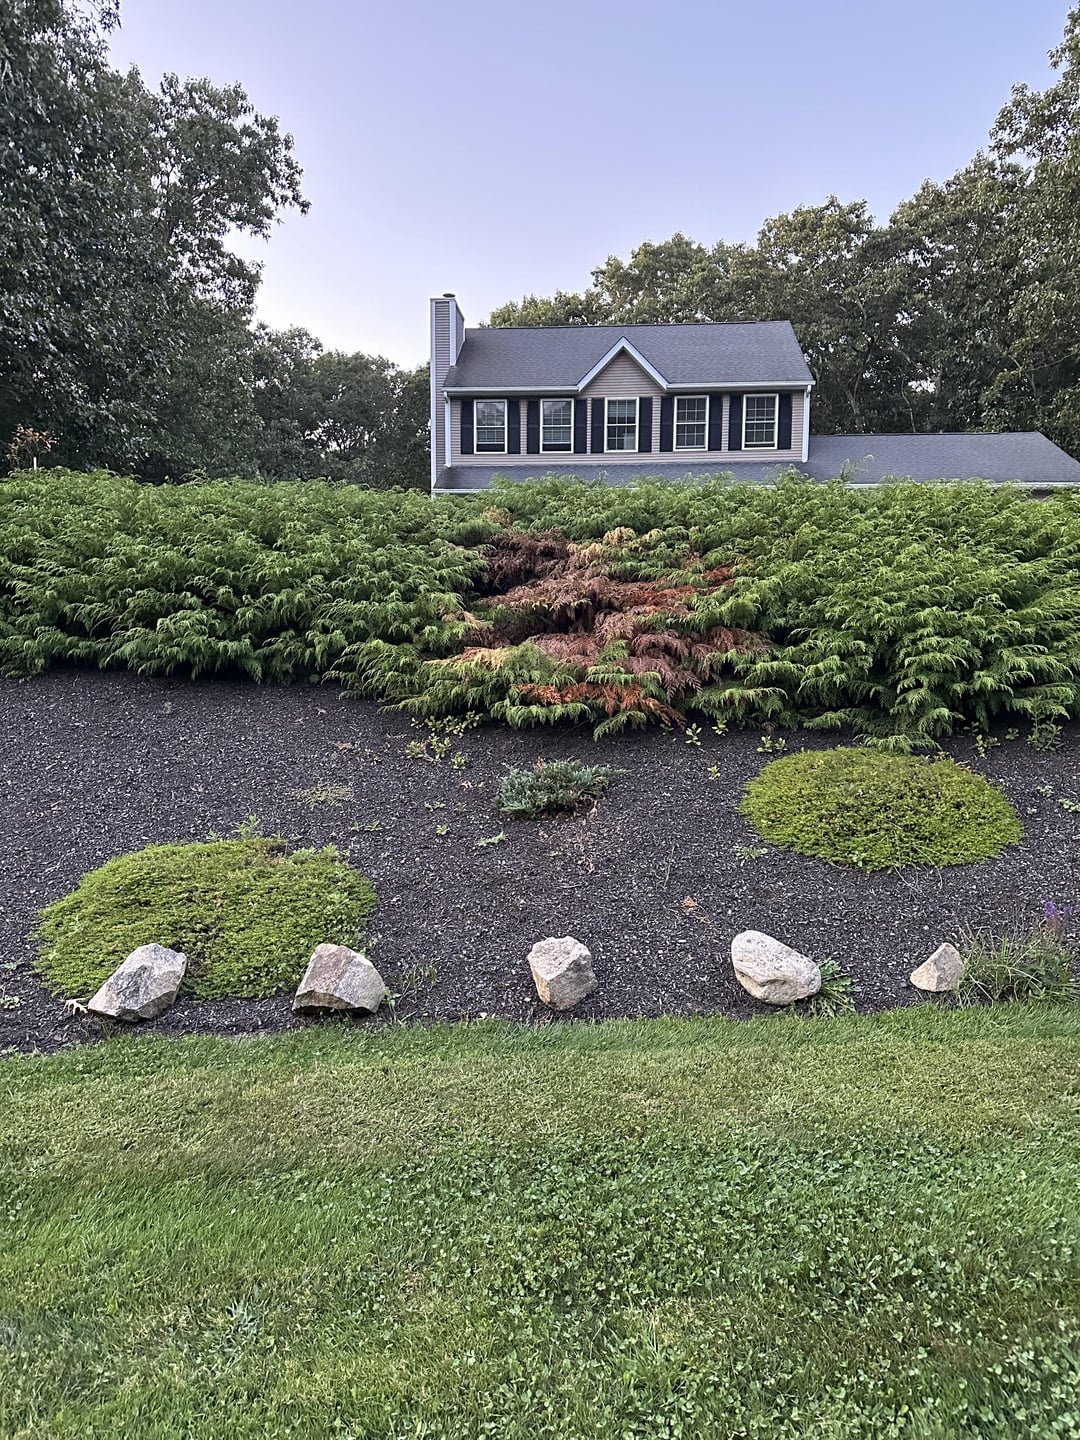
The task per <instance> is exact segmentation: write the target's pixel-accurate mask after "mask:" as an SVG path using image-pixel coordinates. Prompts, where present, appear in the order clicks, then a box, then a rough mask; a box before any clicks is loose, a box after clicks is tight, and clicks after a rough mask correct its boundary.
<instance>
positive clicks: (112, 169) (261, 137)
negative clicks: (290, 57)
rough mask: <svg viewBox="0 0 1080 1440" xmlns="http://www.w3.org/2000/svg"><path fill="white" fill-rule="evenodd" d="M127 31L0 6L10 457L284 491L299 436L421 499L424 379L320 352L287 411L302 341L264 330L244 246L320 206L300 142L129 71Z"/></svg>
mask: <svg viewBox="0 0 1080 1440" xmlns="http://www.w3.org/2000/svg"><path fill="white" fill-rule="evenodd" d="M117 22H118V10H117V8H116V6H115V4H114V5H105V6H104V7H100V8H98V9H97V10H87V9H86V8H85V7H84V6H81V5H79V4H78V3H76V0H10V3H9V4H7V5H5V6H4V7H3V8H2V9H0V135H2V136H3V139H4V143H3V144H2V145H0V447H4V448H7V449H8V450H9V451H10V452H11V454H12V458H13V459H14V458H16V457H17V454H18V453H20V452H21V450H25V449H26V446H27V443H28V442H27V440H26V436H27V435H37V436H43V437H47V439H48V446H47V448H48V453H49V455H50V459H51V460H53V461H56V462H60V463H66V464H71V465H76V466H88V465H106V466H109V467H111V468H114V469H123V470H130V471H133V472H134V473H136V474H138V475H140V476H142V477H144V478H147V479H154V480H165V479H182V478H185V477H186V476H188V475H189V474H191V473H193V472H197V471H206V472H209V473H211V474H219V475H220V474H229V473H239V474H245V473H254V472H255V471H256V470H257V469H264V470H265V471H266V473H271V474H279V473H288V472H287V470H286V469H285V467H286V465H287V463H288V462H289V461H290V460H291V458H292V456H293V455H294V454H295V453H297V451H296V446H295V444H294V447H293V450H291V451H288V450H281V451H279V450H277V449H276V448H275V446H274V445H273V443H272V440H273V437H274V436H275V435H278V434H280V435H282V436H284V435H286V434H289V433H291V432H290V425H293V429H294V430H295V431H296V434H301V432H302V443H301V444H300V450H302V452H303V457H302V458H303V461H304V465H305V472H304V473H307V472H308V470H312V471H314V472H315V473H318V474H323V475H326V474H340V475H342V476H345V477H347V478H364V479H365V480H366V481H368V482H369V483H383V484H385V483H392V482H393V481H395V480H396V481H399V482H402V483H409V482H412V483H415V482H416V480H417V477H418V476H419V477H420V478H422V477H423V475H424V474H425V473H426V461H424V459H423V455H422V453H421V454H420V456H419V459H418V458H417V434H416V429H417V422H416V413H415V412H416V406H415V395H414V392H415V390H416V388H417V385H418V381H417V379H416V376H414V375H409V374H408V373H407V372H400V371H398V370H397V369H396V367H394V366H392V365H390V363H389V362H388V361H385V360H382V359H380V358H377V357H376V358H371V357H367V356H362V355H358V356H330V355H319V356H318V358H317V360H316V359H315V351H317V350H319V349H321V347H318V346H317V343H316V342H314V341H312V340H310V337H308V339H309V342H310V343H309V350H310V349H311V347H315V350H313V351H311V354H310V356H309V358H310V360H311V362H312V363H311V364H310V365H308V364H306V363H305V364H304V365H298V366H297V367H296V371H295V373H296V376H297V379H298V381H302V384H301V391H300V393H299V394H298V395H296V396H294V397H290V398H289V399H288V400H287V401H285V402H283V403H281V404H275V402H274V399H273V396H274V393H275V389H276V390H280V388H281V384H282V375H283V373H285V372H283V371H282V370H281V365H284V366H285V369H286V371H287V369H288V362H287V356H288V353H289V347H290V344H292V343H293V342H292V341H291V340H290V338H289V334H288V333H287V334H286V335H285V336H282V337H281V338H280V340H279V341H274V340H272V338H271V337H269V335H268V333H267V332H265V331H258V332H255V331H254V330H253V328H252V322H253V317H254V306H255V296H256V292H257V289H258V285H259V279H260V266H259V265H258V264H256V263H253V262H252V261H250V260H245V259H243V258H242V257H241V256H239V255H238V254H237V253H236V252H235V250H234V249H233V248H232V241H233V238H234V237H235V236H236V235H246V236H261V237H267V236H268V235H269V234H270V232H271V229H272V227H273V225H274V223H275V220H276V219H277V218H278V217H279V216H280V215H281V214H282V213H283V212H285V211H287V210H290V209H291V210H295V211H299V212H301V213H303V212H305V211H306V210H307V208H308V202H307V200H306V199H305V198H304V196H303V194H302V191H301V171H300V167H299V165H298V164H297V162H296V159H295V158H294V154H293V141H292V138H291V136H289V135H287V134H285V133H283V132H282V130H281V127H280V125H279V123H278V121H277V119H275V118H273V117H271V116H267V115H262V114H260V113H259V112H258V111H257V110H256V109H255V108H254V106H253V105H252V103H251V101H250V100H249V98H248V96H247V94H246V92H245V91H244V89H243V88H242V87H241V86H240V85H225V86H217V85H214V84H212V83H211V82H210V81H209V80H205V79H191V80H181V79H180V78H179V77H178V76H176V75H166V76H164V77H163V79H162V80H161V81H160V83H159V84H158V85H157V86H156V87H151V86H148V85H147V84H146V83H145V82H144V80H143V78H142V76H141V75H140V74H139V72H138V71H137V70H136V69H131V70H128V71H127V72H126V73H121V72H119V71H118V70H116V69H114V68H113V67H112V66H111V65H110V64H109V59H108V50H107V41H108V37H109V33H110V31H111V29H112V28H113V27H114V26H115V25H116V24H117ZM274 351H276V352H278V353H277V354H273V353H271V352H274ZM279 358H280V365H279V363H278V361H279ZM320 405H321V406H322V409H321V410H320V408H319V407H320ZM312 407H314V409H313V408H312ZM299 411H304V412H305V413H304V416H303V420H302V423H301V422H300V421H299V420H296V419H295V418H294V420H293V421H290V419H289V416H290V414H292V412H299ZM316 412H317V413H316ZM425 422H426V410H425ZM297 425H299V429H297V428H296V427H297ZM399 431H400V433H399ZM17 436H18V437H19V438H18V439H16V437H17ZM293 439H294V440H295V439H296V435H293ZM13 444H14V447H15V448H14V450H12V448H11V447H12V445H13ZM38 448H39V449H44V448H46V447H45V442H44V441H43V442H42V443H41V445H39V447H38ZM421 451H422V447H421ZM292 473H299V472H296V471H294V472H292Z"/></svg>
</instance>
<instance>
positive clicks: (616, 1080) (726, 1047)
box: [0, 1006, 1080, 1440]
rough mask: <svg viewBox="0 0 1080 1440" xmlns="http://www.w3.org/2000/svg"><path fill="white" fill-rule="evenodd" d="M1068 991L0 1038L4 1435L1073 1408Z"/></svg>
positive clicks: (240, 1439) (1077, 1407) (946, 1421)
mask: <svg viewBox="0 0 1080 1440" xmlns="http://www.w3.org/2000/svg"><path fill="white" fill-rule="evenodd" d="M1078 1041H1080V1010H1077V1008H1075V1007H1042V1008H1038V1007H995V1008H992V1009H987V1010H975V1009H971V1010H966V1009H960V1010H949V1011H947V1010H943V1009H941V1008H939V1007H936V1006H926V1007H924V1008H921V1009H918V1010H915V1011H901V1012H893V1013H891V1014H888V1015H883V1016H877V1017H841V1018H838V1019H834V1020H827V1021H806V1020H797V1019H793V1018H776V1019H769V1020H763V1021H760V1022H754V1023H751V1024H742V1025H740V1024H735V1023H731V1022H725V1021H709V1020H693V1021H656V1022H626V1023H613V1024H606V1025H603V1026H552V1027H548V1028H545V1029H537V1030H528V1029H513V1028H510V1027H504V1026H501V1025H496V1024H493V1023H492V1024H481V1025H469V1026H461V1027H458V1028H455V1029H449V1028H438V1029H432V1030H428V1031H421V1030H403V1029H391V1028H386V1029H380V1030H375V1029H367V1030H365V1031H363V1032H360V1033H358V1032H357V1031H356V1030H355V1029H349V1028H347V1027H344V1026H341V1027H338V1026H333V1027H325V1028H324V1027H320V1028H318V1029H308V1030H306V1031H304V1032H301V1033H295V1034H290V1035H286V1036H282V1037H280V1038H277V1039H274V1040H253V1041H252V1040H249V1041H241V1042H239V1043H237V1042H234V1041H229V1040H224V1039H199V1040H193V1041H188V1042H184V1043H181V1044H175V1043H172V1044H170V1043H168V1042H163V1041H160V1040H155V1039H152V1038H143V1039H139V1038H132V1039H125V1040H122V1041H117V1042H112V1043H109V1044H108V1045H102V1046H97V1047H93V1048H89V1049H82V1050H78V1051H74V1052H69V1053H66V1054H61V1055H57V1056H55V1057H52V1058H47V1059H10V1060H8V1061H6V1062H4V1063H3V1064H2V1065H0V1157H2V1158H0V1169H2V1173H0V1195H2V1197H3V1200H2V1204H0V1223H2V1224H3V1244H2V1245H0V1434H2V1435H3V1436H4V1437H11V1440H24V1437H26V1440H29V1437H33V1440H60V1437H64V1440H69V1437H70V1440H98V1437H138V1440H165V1437H168V1440H174V1437H178V1436H183V1437H185V1440H201V1437H206V1440H211V1437H213V1440H220V1437H222V1436H225V1435H227V1436H229V1440H250V1437H257V1436H258V1437H275V1440H276V1437H283V1436H296V1437H311V1440H316V1437H318V1440H322V1437H328V1436H338V1435H341V1436H348V1437H352V1440H361V1437H363V1440H369V1437H387V1440H390V1437H399V1436H400V1437H405V1436H409V1437H463V1440H464V1437H478V1436H491V1437H498V1440H526V1437H528V1440H536V1437H559V1440H576V1437H604V1440H609V1437H610V1440H623V1437H642V1440H644V1437H649V1440H653V1437H661V1440H662V1437H674V1436H693V1437H734V1436H759V1437H770V1440H772V1437H790V1440H796V1437H798V1440H806V1437H818V1440H824V1437H837V1440H839V1437H844V1440H849V1437H867V1440H869V1437H873V1440H880V1437H895V1436H905V1437H912V1440H930V1437H937V1440H953V1437H958V1436H964V1437H972V1440H975V1437H986V1436H991V1435H992V1436H994V1437H995V1440H1021V1437H1023V1440H1029V1437H1032V1436H1039V1437H1041V1436H1057V1437H1061V1436H1064V1437H1074V1436H1077V1435H1080V1358H1078V1349H1077V1342H1078V1338H1080V1336H1078V1331H1080V1323H1078V1320H1077V1315H1078V1306H1080V1208H1078V1207H1077V1204H1076V1195H1077V1187H1078V1185H1080V1117H1078V1110H1077V1094H1078V1072H1077V1066H1076V1055H1077V1044H1078Z"/></svg>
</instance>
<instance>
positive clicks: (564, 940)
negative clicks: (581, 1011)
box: [529, 935, 597, 1010]
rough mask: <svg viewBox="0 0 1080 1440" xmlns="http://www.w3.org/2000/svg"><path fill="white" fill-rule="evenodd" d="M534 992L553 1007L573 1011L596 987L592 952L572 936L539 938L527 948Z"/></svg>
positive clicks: (553, 1008)
mask: <svg viewBox="0 0 1080 1440" xmlns="http://www.w3.org/2000/svg"><path fill="white" fill-rule="evenodd" d="M529 969H530V970H531V971H532V978H533V984H534V985H535V986H536V993H537V995H539V996H540V999H541V1000H542V1001H543V1002H544V1004H545V1005H550V1006H551V1008H552V1010H572V1009H573V1008H574V1006H575V1005H577V1004H578V1003H579V1002H580V1001H582V1000H584V999H585V996H586V995H591V994H592V992H593V991H594V990H595V989H596V984H597V981H596V976H595V974H594V973H593V968H592V955H591V954H590V953H589V951H588V949H587V948H586V947H585V946H584V945H582V943H581V941H580V940H575V939H574V937H573V936H572V935H563V936H562V937H561V938H559V939H555V938H554V937H553V938H551V939H548V940H540V941H538V942H537V944H535V945H534V946H533V947H532V949H531V950H530V951H529Z"/></svg>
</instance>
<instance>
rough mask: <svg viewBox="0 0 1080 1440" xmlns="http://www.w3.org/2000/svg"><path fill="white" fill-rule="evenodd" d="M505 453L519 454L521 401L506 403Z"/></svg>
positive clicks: (508, 401)
mask: <svg viewBox="0 0 1080 1440" xmlns="http://www.w3.org/2000/svg"><path fill="white" fill-rule="evenodd" d="M506 453H507V454H508V455H520V454H521V401H520V400H507V402H506Z"/></svg>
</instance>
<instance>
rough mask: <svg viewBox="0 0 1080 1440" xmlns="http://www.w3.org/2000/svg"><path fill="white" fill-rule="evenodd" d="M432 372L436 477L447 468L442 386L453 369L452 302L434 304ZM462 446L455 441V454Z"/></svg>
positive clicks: (444, 300) (432, 318)
mask: <svg viewBox="0 0 1080 1440" xmlns="http://www.w3.org/2000/svg"><path fill="white" fill-rule="evenodd" d="M431 351H432V353H431V372H432V379H433V382H434V383H433V386H432V395H433V399H432V407H431V408H432V412H433V413H432V416H431V444H432V447H433V453H434V455H435V456H436V457H437V458H438V464H437V469H436V473H438V470H441V469H442V467H443V466H444V465H445V464H446V452H445V450H444V445H445V443H446V401H445V399H444V398H443V393H442V382H443V377H444V376H445V375H446V372H447V370H449V368H450V301H449V300H446V299H436V300H433V301H432V302H431ZM460 409H461V407H460V405H459V406H458V411H459V415H458V436H459V438H460V434H461V417H460ZM458 448H459V447H458V444H457V442H456V441H455V444H454V450H455V454H456V453H457V451H458Z"/></svg>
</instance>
